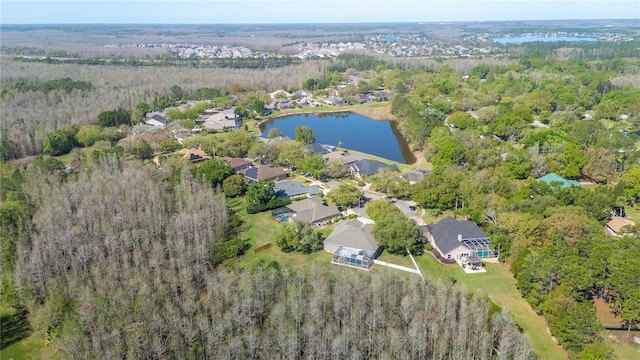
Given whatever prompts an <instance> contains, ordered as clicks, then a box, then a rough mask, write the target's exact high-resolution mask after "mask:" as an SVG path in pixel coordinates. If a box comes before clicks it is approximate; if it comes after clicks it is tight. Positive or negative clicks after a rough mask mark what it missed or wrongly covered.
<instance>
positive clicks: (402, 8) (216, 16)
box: [0, 0, 640, 24]
mask: <svg viewBox="0 0 640 360" xmlns="http://www.w3.org/2000/svg"><path fill="white" fill-rule="evenodd" d="M569 19H639V22H640V0H612V1H606V0H605V1H603V0H558V1H549V0H448V1H443V0H409V1H407V0H400V1H394V0H386V1H381V0H342V1H340V0H324V1H319V0H297V1H290V0H254V1H245V0H235V1H229V0H187V1H163V0H154V1H152V0H137V1H121V0H120V1H118V0H93V1H92V0H76V1H73V0H72V1H46V0H45V1H42V0H40V1H37V0H19V1H11V0H0V24H94V23H100V24H111V23H113V24H281V23H367V22H368V23H374V22H449V21H500V20H569Z"/></svg>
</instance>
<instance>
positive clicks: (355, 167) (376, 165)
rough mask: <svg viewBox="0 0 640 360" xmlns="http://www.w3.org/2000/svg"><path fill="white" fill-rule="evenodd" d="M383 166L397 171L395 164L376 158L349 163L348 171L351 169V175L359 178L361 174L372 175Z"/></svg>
mask: <svg viewBox="0 0 640 360" xmlns="http://www.w3.org/2000/svg"><path fill="white" fill-rule="evenodd" d="M385 168H386V169H390V170H393V171H398V167H397V166H396V165H395V164H391V165H389V164H385V163H383V162H382V161H378V160H370V159H363V160H358V161H355V162H352V163H351V164H349V171H351V175H353V176H355V177H357V178H360V177H362V176H370V175H374V174H376V173H377V172H378V171H379V170H380V169H385Z"/></svg>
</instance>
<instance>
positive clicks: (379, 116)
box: [254, 101, 431, 170]
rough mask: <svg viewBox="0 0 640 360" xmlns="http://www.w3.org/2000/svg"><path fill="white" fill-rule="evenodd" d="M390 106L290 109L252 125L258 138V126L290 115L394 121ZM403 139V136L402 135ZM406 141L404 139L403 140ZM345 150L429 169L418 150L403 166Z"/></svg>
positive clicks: (384, 103)
mask: <svg viewBox="0 0 640 360" xmlns="http://www.w3.org/2000/svg"><path fill="white" fill-rule="evenodd" d="M390 107H391V106H390V104H389V102H388V101H387V102H381V103H369V104H360V105H348V106H341V107H340V108H335V107H328V106H320V107H316V108H313V109H309V108H302V109H300V108H296V109H291V110H284V111H279V112H278V113H277V114H272V115H269V116H267V117H265V118H263V119H260V120H258V121H257V122H256V124H255V125H254V126H255V128H256V130H257V134H258V136H262V131H261V130H260V125H262V124H263V123H265V122H267V121H269V120H273V119H278V118H282V117H286V116H290V115H304V114H313V115H318V114H330V113H341V112H351V113H354V114H359V115H363V116H366V117H368V118H370V119H373V120H378V121H387V120H388V121H394V122H395V121H396V117H395V116H393V114H391V112H390V111H389V110H390ZM403 137H404V135H403ZM405 140H406V138H405ZM409 146H411V144H410V143H409ZM345 150H349V151H350V152H352V153H357V154H361V155H363V156H366V157H367V158H370V159H376V160H380V161H382V162H386V163H392V164H396V165H398V167H399V168H400V169H402V170H412V169H413V168H415V167H418V166H421V165H422V166H426V167H427V168H429V169H430V168H431V164H429V163H427V162H426V160H425V159H424V153H423V152H422V151H418V150H411V152H412V153H413V156H414V157H415V161H414V162H412V163H410V164H403V163H400V162H397V161H393V160H389V159H385V158H382V157H379V156H375V155H372V154H367V153H363V152H361V151H357V150H352V149H345Z"/></svg>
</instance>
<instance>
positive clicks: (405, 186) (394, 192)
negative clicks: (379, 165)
mask: <svg viewBox="0 0 640 360" xmlns="http://www.w3.org/2000/svg"><path fill="white" fill-rule="evenodd" d="M369 181H371V184H373V187H374V188H375V190H376V191H379V192H383V193H386V194H388V195H390V196H393V197H397V198H403V199H404V198H408V197H409V196H410V195H411V185H410V184H409V181H407V180H406V179H405V178H403V177H401V176H399V175H398V173H397V172H396V171H393V170H391V169H388V168H384V169H380V170H378V172H377V173H376V174H374V175H372V176H371V177H369Z"/></svg>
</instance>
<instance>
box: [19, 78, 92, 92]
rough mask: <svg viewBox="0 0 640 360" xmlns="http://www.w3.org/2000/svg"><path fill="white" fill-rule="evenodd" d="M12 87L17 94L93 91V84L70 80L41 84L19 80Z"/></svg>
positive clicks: (64, 79)
mask: <svg viewBox="0 0 640 360" xmlns="http://www.w3.org/2000/svg"><path fill="white" fill-rule="evenodd" d="M13 87H14V88H15V90H16V91H19V92H27V91H41V92H43V93H48V92H50V91H64V92H66V93H67V94H68V93H70V92H71V91H73V90H76V89H77V90H80V91H91V90H93V89H94V86H93V84H91V83H90V82H88V81H82V80H77V81H76V80H72V79H70V78H63V79H55V80H49V81H45V82H43V83H37V82H29V81H27V80H19V81H18V82H17V83H16V84H15V85H14V86H13Z"/></svg>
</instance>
